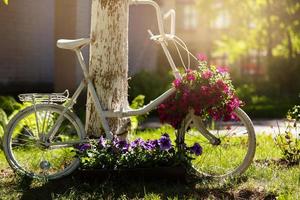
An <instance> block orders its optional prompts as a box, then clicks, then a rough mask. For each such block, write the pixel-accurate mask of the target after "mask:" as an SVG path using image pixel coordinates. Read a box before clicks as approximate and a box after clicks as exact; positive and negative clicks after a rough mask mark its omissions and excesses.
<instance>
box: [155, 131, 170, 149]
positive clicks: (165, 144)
mask: <svg viewBox="0 0 300 200" xmlns="http://www.w3.org/2000/svg"><path fill="white" fill-rule="evenodd" d="M158 145H159V147H160V149H161V150H169V149H171V147H172V143H171V140H170V137H169V135H168V134H164V135H163V136H162V137H161V138H160V139H159V140H158Z"/></svg>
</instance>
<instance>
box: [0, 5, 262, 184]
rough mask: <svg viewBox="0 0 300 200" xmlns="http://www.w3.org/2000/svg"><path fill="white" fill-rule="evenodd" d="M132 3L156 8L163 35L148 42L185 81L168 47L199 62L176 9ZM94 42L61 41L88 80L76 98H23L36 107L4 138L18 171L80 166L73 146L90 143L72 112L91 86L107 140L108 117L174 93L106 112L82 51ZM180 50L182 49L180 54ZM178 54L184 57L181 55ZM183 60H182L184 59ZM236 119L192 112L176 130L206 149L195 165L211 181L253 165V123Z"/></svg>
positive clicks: (37, 174) (45, 174)
mask: <svg viewBox="0 0 300 200" xmlns="http://www.w3.org/2000/svg"><path fill="white" fill-rule="evenodd" d="M132 2H133V3H134V4H146V5H151V6H153V7H154V8H155V10H156V13H157V20H158V28H159V34H158V35H153V34H152V32H151V31H149V33H150V35H151V37H150V39H151V40H153V41H155V42H157V43H159V44H160V45H161V47H162V49H163V51H164V53H165V55H166V57H167V59H168V61H169V63H170V66H171V68H172V71H173V75H174V77H175V78H181V77H182V75H181V74H180V72H179V70H178V69H177V68H176V66H175V64H174V61H173V58H172V56H171V54H170V52H169V50H168V45H167V44H169V43H171V44H174V45H175V47H176V48H177V49H178V47H181V48H183V49H184V50H185V51H186V52H187V55H188V67H187V68H189V66H190V56H192V57H193V58H195V57H194V56H193V55H192V54H191V53H190V52H189V50H188V49H187V47H186V45H185V43H184V42H183V41H182V40H181V39H179V38H178V37H177V36H176V35H175V11H174V10H170V11H169V12H168V13H166V14H165V15H164V16H163V15H162V14H161V10H160V7H159V6H158V4H157V3H155V2H154V1H151V0H133V1H132ZM169 17H170V18H171V33H169V34H166V33H165V29H164V25H163V20H164V19H166V18H169ZM89 43H90V39H85V38H83V39H77V40H58V42H57V46H58V47H59V48H63V49H68V50H72V51H74V52H75V53H76V55H77V57H78V60H79V62H80V65H81V68H82V71H83V75H84V79H83V80H82V82H81V83H80V85H79V87H78V89H77V90H76V91H75V93H74V95H73V96H72V97H71V98H69V93H68V92H67V91H66V92H65V93H52V94H21V95H19V98H20V100H21V101H25V102H32V104H33V105H32V106H30V107H27V108H26V109H24V110H22V111H20V112H19V113H18V114H17V115H16V116H15V117H14V118H13V119H12V120H11V121H10V123H9V125H8V126H7V130H6V133H5V136H4V142H3V146H4V152H5V155H6V158H7V161H8V163H9V164H10V166H11V167H12V169H14V170H15V171H17V172H19V173H22V174H25V175H27V176H30V177H33V178H46V179H48V180H51V179H52V180H53V179H57V178H61V177H63V176H66V175H69V174H70V173H72V172H73V171H74V170H75V169H76V168H77V167H78V166H79V163H80V162H79V159H78V158H76V153H75V151H74V148H75V146H76V145H79V144H84V143H87V142H88V141H89V139H88V138H87V136H86V133H85V129H84V126H83V123H82V122H81V121H80V119H79V118H78V117H77V116H76V115H75V113H74V112H73V111H72V108H73V106H74V104H75V102H76V99H77V98H78V96H79V95H80V94H81V92H82V91H83V90H84V88H86V87H87V86H88V87H89V92H90V93H91V95H92V98H93V100H94V103H95V105H96V109H97V112H98V114H99V116H100V119H101V123H102V127H103V129H104V131H105V134H106V138H112V136H113V134H115V135H118V133H111V131H110V127H109V125H108V123H107V119H108V118H124V117H130V116H135V115H143V114H145V113H148V112H149V111H151V110H153V109H156V107H157V106H158V105H160V104H161V103H163V102H164V101H165V100H166V99H167V98H168V97H170V96H171V95H172V94H173V93H174V92H175V91H176V89H175V88H171V89H169V90H168V91H166V92H165V93H163V94H162V95H161V96H159V97H158V98H157V99H155V100H153V101H151V102H150V103H149V104H148V105H146V106H144V107H143V108H141V109H137V110H132V109H127V110H118V111H111V110H103V109H102V107H101V103H100V100H99V98H98V95H97V93H96V90H95V87H94V85H93V83H92V81H91V80H90V78H89V74H88V70H87V66H86V64H85V61H84V59H83V56H82V53H81V49H82V48H83V47H85V46H87V45H89ZM178 52H179V51H178ZM179 55H180V53H179ZM180 58H181V60H182V57H181V55H180ZM234 113H235V115H236V116H237V117H238V120H234V121H229V122H223V121H214V120H213V119H208V120H204V121H203V120H202V119H201V118H199V117H197V116H195V115H194V114H193V113H189V114H188V115H187V116H186V119H185V120H184V122H183V124H182V126H181V128H180V129H178V130H177V131H176V137H177V138H176V141H177V145H178V148H179V149H180V148H183V146H184V145H182V144H183V143H184V142H185V143H187V144H188V143H189V142H195V141H197V142H198V143H200V144H201V146H202V147H203V154H202V155H201V156H199V157H197V158H195V159H194V160H193V161H192V167H193V169H195V170H196V171H197V172H199V173H200V174H202V175H205V176H211V177H227V176H234V175H238V174H241V173H243V172H244V171H245V170H246V169H247V168H248V167H249V165H250V164H251V162H252V159H253V157H254V154H255V147H256V139H255V132H254V128H253V124H252V122H251V120H250V118H249V117H248V116H247V114H246V113H245V112H244V111H242V110H241V109H240V108H237V109H236V110H235V111H234Z"/></svg>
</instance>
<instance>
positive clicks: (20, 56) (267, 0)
mask: <svg viewBox="0 0 300 200" xmlns="http://www.w3.org/2000/svg"><path fill="white" fill-rule="evenodd" d="M158 3H159V4H160V6H161V8H162V10H163V11H164V12H166V11H167V10H169V9H171V8H175V10H176V12H177V21H176V27H177V28H176V31H177V35H178V36H179V37H180V38H182V39H183V40H184V41H185V42H186V43H187V45H188V47H189V49H190V50H191V51H192V52H193V53H194V54H197V53H200V52H201V53H205V54H206V55H207V57H208V62H209V63H210V64H213V65H222V66H224V65H226V66H229V67H230V71H231V76H232V79H233V80H234V84H235V87H236V88H237V92H238V95H239V96H240V98H241V99H243V100H244V102H245V104H246V106H245V109H246V111H247V112H248V113H249V114H250V116H252V117H261V118H273V117H283V116H284V115H285V113H286V111H287V109H288V108H290V107H291V105H294V104H297V103H298V102H300V98H299V97H298V95H299V93H300V80H299V78H298V76H299V74H300V21H299V20H300V2H299V0H281V1H278V0H243V1H240V0H160V1H158ZM90 4H91V1H89V0H85V1H80V0H64V1H61V0H56V1H48V0H38V1H37V0H27V1H16V0H11V1H10V2H9V5H8V6H4V5H3V4H1V6H0V36H1V40H0V46H1V48H0V87H1V90H0V94H2V95H16V94H17V93H21V92H30V91H33V92H38V91H41V92H52V91H64V90H65V89H66V88H69V89H71V90H74V89H75V88H76V86H77V83H78V82H79V81H80V79H81V72H80V69H79V66H78V63H77V61H76V60H75V56H74V55H73V53H72V52H68V51H65V50H61V49H57V48H56V44H55V43H56V40H57V39H59V38H81V37H89V27H90ZM155 19H156V18H155V13H154V10H153V9H152V8H148V7H145V6H132V7H131V8H130V23H129V26H130V30H129V41H130V45H129V50H130V54H129V64H130V66H129V68H130V76H132V79H131V81H130V85H131V88H130V97H129V99H130V100H132V98H134V97H135V96H137V95H139V94H144V95H146V101H149V100H150V99H152V98H154V97H156V96H158V95H159V94H160V93H161V92H163V91H164V90H165V89H166V88H167V87H169V86H170V82H171V81H172V78H171V77H170V76H169V73H168V72H169V69H170V68H169V66H168V63H167V61H166V59H165V57H164V55H163V54H162V51H161V50H160V49H159V46H157V45H156V44H154V43H153V42H151V41H150V40H149V36H148V33H147V29H151V30H153V32H157V22H156V21H155ZM166 27H168V24H166ZM167 31H168V30H167ZM170 49H171V51H172V52H173V53H174V54H173V55H174V57H175V60H176V63H177V65H178V66H182V64H181V63H180V62H179V59H178V55H177V54H176V51H175V49H174V48H173V46H172V45H170ZM85 55H86V58H88V49H86V52H85Z"/></svg>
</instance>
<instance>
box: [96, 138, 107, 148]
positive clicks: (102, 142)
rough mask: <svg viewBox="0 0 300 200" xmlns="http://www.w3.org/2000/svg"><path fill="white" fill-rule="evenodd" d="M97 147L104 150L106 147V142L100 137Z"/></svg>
mask: <svg viewBox="0 0 300 200" xmlns="http://www.w3.org/2000/svg"><path fill="white" fill-rule="evenodd" d="M98 144H99V146H100V147H102V148H105V147H106V140H105V138H104V137H103V136H101V137H100V139H99V143H98Z"/></svg>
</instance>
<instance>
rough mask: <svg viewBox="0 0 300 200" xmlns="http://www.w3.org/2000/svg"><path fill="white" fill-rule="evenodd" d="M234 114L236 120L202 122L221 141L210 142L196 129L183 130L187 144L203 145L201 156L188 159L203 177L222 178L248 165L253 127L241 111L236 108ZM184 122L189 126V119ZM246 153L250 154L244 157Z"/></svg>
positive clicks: (241, 170) (252, 148) (251, 156)
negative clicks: (247, 157)
mask: <svg viewBox="0 0 300 200" xmlns="http://www.w3.org/2000/svg"><path fill="white" fill-rule="evenodd" d="M235 114H236V116H237V117H238V118H239V119H238V120H237V121H229V122H223V121H222V120H218V121H214V120H213V119H207V120H205V121H204V125H205V126H206V127H207V130H208V131H209V132H210V133H211V134H212V135H214V136H215V137H217V138H218V139H219V140H220V144H211V143H210V142H209V141H208V140H207V139H206V138H205V137H204V136H203V135H202V134H201V132H200V131H198V130H196V129H195V128H193V129H191V130H189V131H187V132H186V133H185V142H186V143H187V144H193V143H194V142H198V143H199V144H200V145H201V146H202V148H203V152H202V155H200V156H199V157H195V159H194V160H192V161H191V162H192V165H193V167H194V169H196V171H198V172H199V173H202V174H203V175H205V176H213V177H225V176H229V175H235V174H238V173H240V172H243V171H244V170H245V169H246V168H247V167H248V166H249V164H250V162H249V160H250V161H251V159H252V158H253V155H254V152H255V134H254V132H253V130H254V129H253V126H252V123H251V122H250V120H249V118H248V117H247V115H246V114H245V113H244V112H243V111H241V110H240V109H237V111H236V113H235ZM185 121H186V122H187V123H188V124H185V126H184V127H190V126H192V124H191V121H190V120H188V119H187V120H185ZM186 130H187V129H185V130H183V131H186ZM181 135H184V134H181ZM253 139H254V140H253ZM246 156H250V159H245V157H246ZM240 166H243V167H242V168H241V167H240Z"/></svg>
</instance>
